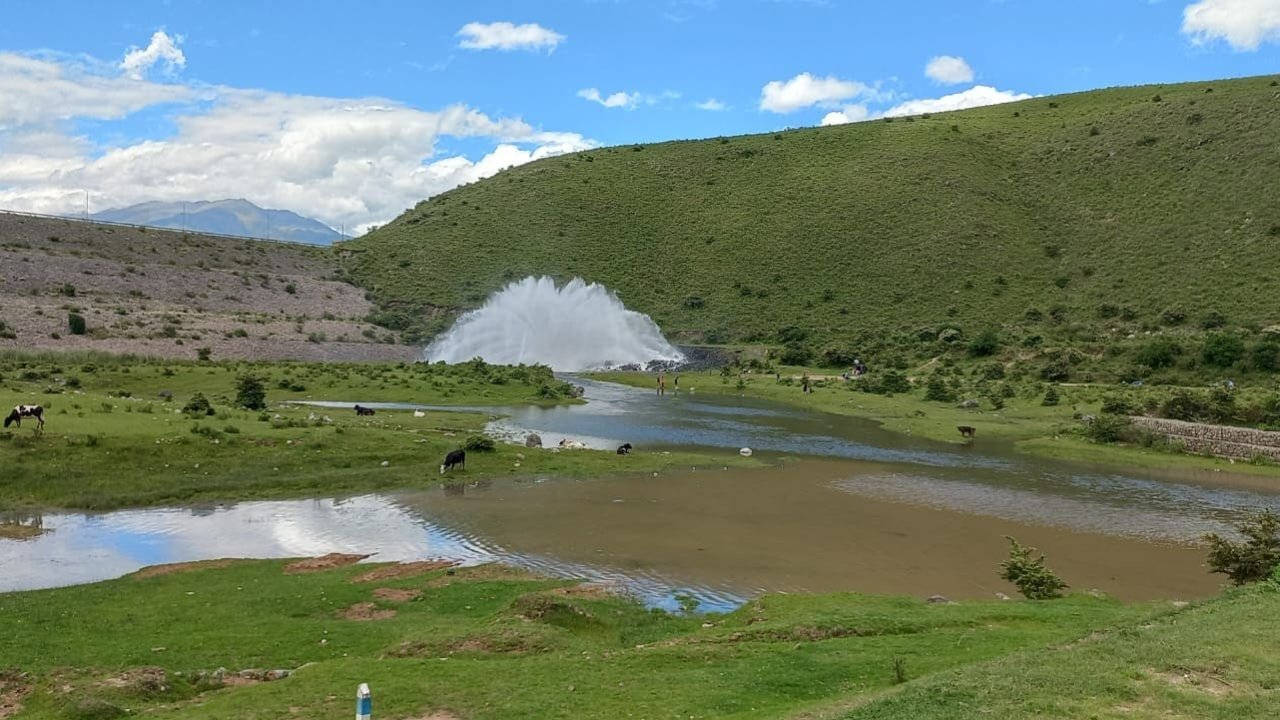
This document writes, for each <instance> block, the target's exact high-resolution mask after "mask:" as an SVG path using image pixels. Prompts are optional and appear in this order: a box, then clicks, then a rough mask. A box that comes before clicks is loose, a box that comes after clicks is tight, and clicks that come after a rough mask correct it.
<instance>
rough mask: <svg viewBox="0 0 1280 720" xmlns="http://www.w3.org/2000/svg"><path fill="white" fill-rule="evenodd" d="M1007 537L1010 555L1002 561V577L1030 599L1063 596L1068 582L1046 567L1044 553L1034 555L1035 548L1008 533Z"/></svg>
mask: <svg viewBox="0 0 1280 720" xmlns="http://www.w3.org/2000/svg"><path fill="white" fill-rule="evenodd" d="M1005 539H1006V540H1008V541H1009V546H1010V547H1009V557H1008V559H1007V560H1005V561H1004V562H1002V563H1000V578H1001V579H1002V580H1008V581H1009V582H1011V583H1013V584H1014V585H1015V586H1017V588H1018V592H1020V593H1022V594H1023V596H1024V597H1026V598H1027V599H1028V600H1048V599H1051V598H1056V597H1062V590H1063V589H1065V588H1066V587H1067V584H1066V583H1065V582H1063V581H1062V579H1061V578H1059V577H1058V576H1057V575H1055V574H1054V573H1053V571H1052V570H1050V569H1049V568H1047V567H1045V564H1044V555H1043V554H1042V555H1040V557H1038V558H1037V557H1032V555H1033V554H1034V553H1035V551H1036V549H1035V548H1033V547H1026V546H1024V545H1023V544H1021V543H1019V542H1018V541H1017V540H1015V539H1013V538H1012V537H1009V536H1008V535H1006V536H1005Z"/></svg>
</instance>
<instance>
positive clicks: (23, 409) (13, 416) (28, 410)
mask: <svg viewBox="0 0 1280 720" xmlns="http://www.w3.org/2000/svg"><path fill="white" fill-rule="evenodd" d="M28 417H29V418H35V419H36V423H37V425H36V430H44V408H42V407H40V406H39V405H16V406H14V408H13V411H12V412H10V413H9V416H8V417H6V418H5V419H4V426H5V427H9V426H10V425H14V424H17V426H18V427H22V418H28Z"/></svg>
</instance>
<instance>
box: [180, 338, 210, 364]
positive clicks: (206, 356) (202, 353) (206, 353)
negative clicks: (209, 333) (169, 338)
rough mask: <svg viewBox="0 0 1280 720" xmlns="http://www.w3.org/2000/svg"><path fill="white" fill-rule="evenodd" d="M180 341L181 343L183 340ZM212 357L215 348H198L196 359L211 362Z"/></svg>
mask: <svg viewBox="0 0 1280 720" xmlns="http://www.w3.org/2000/svg"><path fill="white" fill-rule="evenodd" d="M178 342H179V343H181V342H182V341H181V340H179V341H178ZM212 357H213V348H209V347H202V348H196V359H197V360H199V361H200V362H209V360H210V358H212Z"/></svg>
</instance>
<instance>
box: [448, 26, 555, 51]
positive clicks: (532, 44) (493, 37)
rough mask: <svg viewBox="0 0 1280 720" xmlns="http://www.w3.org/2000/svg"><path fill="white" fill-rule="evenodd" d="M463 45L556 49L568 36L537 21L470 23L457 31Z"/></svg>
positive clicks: (513, 48)
mask: <svg viewBox="0 0 1280 720" xmlns="http://www.w3.org/2000/svg"><path fill="white" fill-rule="evenodd" d="M457 35H458V37H460V38H462V41H461V42H460V43H458V44H459V46H461V47H464V48H466V49H468V50H543V49H545V50H547V51H548V52H550V51H552V50H555V49H556V46H557V45H559V44H560V43H562V42H564V39H565V37H564V35H561V34H560V33H558V32H556V31H554V30H551V29H548V28H544V27H542V26H541V25H539V24H537V23H526V24H524V25H516V24H514V23H509V22H495V23H478V22H470V23H467V24H466V25H463V26H462V29H461V30H459V31H458V33H457Z"/></svg>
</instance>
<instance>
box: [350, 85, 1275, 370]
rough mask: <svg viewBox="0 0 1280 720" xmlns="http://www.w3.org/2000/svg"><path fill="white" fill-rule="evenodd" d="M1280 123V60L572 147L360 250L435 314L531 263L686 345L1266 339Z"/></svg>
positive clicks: (430, 204)
mask: <svg viewBox="0 0 1280 720" xmlns="http://www.w3.org/2000/svg"><path fill="white" fill-rule="evenodd" d="M1276 138H1280V86H1278V83H1277V81H1276V80H1275V79H1274V78H1273V77H1258V78H1246V79H1238V80H1223V81H1214V82H1201V83H1189V84H1179V85H1159V86H1146V87H1136V88H1119V89H1107V90H1098V91H1093V92H1085V93H1079V94H1073V95H1063V96H1057V97H1045V98H1036V99H1032V100H1027V101H1024V102H1020V103H1015V104H1008V105H999V106H994V107H987V108H980V109H974V110H966V111H961V112H954V113H939V114H933V115H932V116H930V115H924V116H918V117H913V118H898V119H893V120H888V119H885V120H878V121H873V122H864V123H858V124H853V125H844V126H839V127H827V128H808V129H802V130H791V131H786V132H780V133H776V134H766V135H754V136H744V137H726V138H716V139H710V140H700V141H682V142H669V143H662V144H657V145H643V146H640V145H637V146H629V147H613V148H606V149H600V150H594V151H589V152H584V153H579V154H576V155H571V156H564V157H557V158H551V159H547V160H542V161H539V162H534V163H530V164H528V165H524V166H521V167H517V168H513V169H510V170H508V171H505V172H503V173H501V174H499V175H497V176H495V177H493V178H490V179H488V180H484V181H481V182H478V183H475V184H473V185H470V186H467V187H462V188H458V189H456V190H453V191H451V192H448V193H445V194H443V195H440V196H438V197H436V198H433V199H431V200H429V201H425V202H423V203H420V204H419V205H418V206H417V207H415V208H413V209H412V210H410V211H408V212H406V213H405V214H403V215H402V216H400V217H399V218H397V219H396V220H395V221H394V222H392V223H390V224H388V225H387V226H385V227H383V228H381V229H378V230H376V231H374V232H372V233H370V234H368V235H366V236H365V237H363V238H360V239H358V240H355V241H352V242H348V243H343V244H342V247H343V248H345V249H346V250H348V251H350V254H349V258H350V262H349V267H350V271H351V273H352V274H353V276H354V277H355V279H356V280H357V281H358V282H360V283H361V284H363V285H365V286H366V287H368V288H370V289H372V291H373V297H374V298H375V301H376V302H378V303H380V304H381V305H382V306H383V307H384V308H387V309H391V310H393V311H398V312H401V313H403V314H404V315H405V316H406V318H407V317H414V316H416V317H421V316H423V313H424V312H425V316H426V317H428V318H430V320H431V322H430V324H429V325H428V326H427V327H426V328H425V329H426V330H427V331H428V332H430V331H435V330H438V329H440V328H441V327H443V326H444V325H445V323H446V322H447V321H449V320H450V319H451V318H452V317H453V316H454V315H456V314H457V313H458V312H459V311H461V310H464V309H466V308H470V307H474V306H476V305H478V304H480V303H481V302H482V301H483V300H484V298H485V297H486V296H487V295H488V294H489V293H491V292H493V291H494V290H496V289H498V288H500V287H502V286H503V285H504V284H505V283H506V282H508V281H510V280H513V279H518V278H521V277H523V276H526V275H531V274H547V275H552V276H554V277H556V278H559V279H568V278H570V277H572V276H581V277H583V278H585V279H588V280H592V281H598V282H602V283H604V284H606V285H607V286H609V287H610V288H613V289H615V290H617V291H618V293H619V295H620V296H621V297H622V299H623V300H624V302H626V303H627V305H628V306H629V307H631V308H633V309H636V310H640V311H643V312H646V313H649V314H651V315H652V316H653V317H654V319H655V320H657V322H658V323H659V324H660V325H661V326H662V327H663V329H664V330H665V331H666V332H667V333H668V334H669V335H670V336H672V337H674V338H676V339H678V340H683V341H686V342H698V341H707V342H743V341H747V342H752V341H765V342H775V341H779V340H786V339H787V338H788V337H792V338H797V337H801V336H805V337H807V339H806V340H804V342H805V343H806V344H807V346H808V347H809V348H811V349H813V350H816V351H820V350H821V349H822V348H823V347H824V346H825V345H827V344H829V343H832V342H836V343H841V344H845V345H848V346H851V347H854V348H864V347H866V348H871V349H875V348H885V347H902V346H904V345H907V344H911V343H917V342H920V341H921V338H923V340H924V341H926V342H930V343H932V342H934V335H935V333H937V331H939V330H944V329H946V328H948V327H950V328H954V329H957V330H960V331H961V332H962V333H963V334H964V336H971V335H973V334H975V333H976V332H977V331H979V330H981V329H983V328H987V327H994V328H997V329H999V330H1000V332H1001V337H1002V338H1003V339H1004V341H1005V342H1016V341H1018V340H1019V339H1023V338H1026V337H1027V336H1035V335H1041V336H1043V337H1045V338H1048V339H1050V340H1051V339H1053V338H1061V339H1063V340H1064V341H1068V342H1072V343H1087V342H1091V341H1099V340H1103V339H1105V338H1106V337H1108V336H1110V337H1124V336H1127V335H1129V334H1130V333H1135V332H1141V331H1143V330H1154V329H1159V328H1162V327H1163V328H1167V327H1171V326H1178V325H1181V326H1182V327H1184V328H1195V329H1196V330H1197V331H1198V329H1199V328H1200V327H1201V325H1202V324H1203V326H1204V327H1214V326H1220V325H1223V324H1224V322H1225V323H1226V324H1227V325H1229V326H1231V327H1233V328H1252V329H1253V330H1254V331H1257V330H1258V329H1259V328H1261V327H1263V326H1267V325H1271V324H1273V323H1280V292H1276V290H1277V282H1278V279H1277V278H1278V277H1280V202H1277V195H1276V191H1277V188H1280V143H1277V142H1276ZM406 322H407V320H406ZM792 326H794V327H797V328H800V332H798V333H797V332H794V331H792V332H790V333H783V335H782V337H781V338H780V337H779V331H780V330H783V329H784V328H789V327H792ZM1179 332H1185V330H1180V331H1179ZM949 334H950V335H954V333H949Z"/></svg>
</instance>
